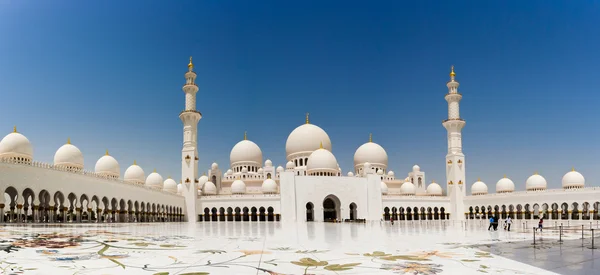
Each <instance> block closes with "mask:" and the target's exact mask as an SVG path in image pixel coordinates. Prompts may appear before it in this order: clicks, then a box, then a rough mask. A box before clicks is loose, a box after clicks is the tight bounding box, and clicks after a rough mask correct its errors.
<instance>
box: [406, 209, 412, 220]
mask: <svg viewBox="0 0 600 275" xmlns="http://www.w3.org/2000/svg"><path fill="white" fill-rule="evenodd" d="M412 219H413V216H412V209H411V208H410V207H406V220H407V221H412Z"/></svg>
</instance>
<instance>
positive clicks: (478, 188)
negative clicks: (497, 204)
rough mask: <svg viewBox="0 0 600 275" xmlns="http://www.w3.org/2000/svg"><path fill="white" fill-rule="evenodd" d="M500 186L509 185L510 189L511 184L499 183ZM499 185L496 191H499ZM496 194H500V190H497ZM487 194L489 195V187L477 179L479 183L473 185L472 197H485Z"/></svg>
mask: <svg viewBox="0 0 600 275" xmlns="http://www.w3.org/2000/svg"><path fill="white" fill-rule="evenodd" d="M498 184H502V185H508V186H507V187H510V184H509V183H500V182H498ZM498 184H496V189H498ZM505 189H506V188H505ZM513 190H514V184H513ZM496 192H497V193H500V192H498V190H496ZM511 192H512V191H511ZM487 193H488V187H487V185H486V184H485V183H484V182H483V181H481V180H479V179H477V181H476V182H475V183H473V185H471V195H473V196H476V195H485V194H487Z"/></svg>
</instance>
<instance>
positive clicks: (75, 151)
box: [54, 140, 83, 169]
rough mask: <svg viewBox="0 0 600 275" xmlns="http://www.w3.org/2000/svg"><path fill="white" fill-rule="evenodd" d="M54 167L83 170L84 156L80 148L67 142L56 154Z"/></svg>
mask: <svg viewBox="0 0 600 275" xmlns="http://www.w3.org/2000/svg"><path fill="white" fill-rule="evenodd" d="M54 166H60V167H67V168H75V169H83V154H82V153H81V151H79V148H77V147H75V145H72V144H71V141H70V140H69V141H67V144H65V145H63V146H61V147H60V148H58V150H56V153H55V154H54Z"/></svg>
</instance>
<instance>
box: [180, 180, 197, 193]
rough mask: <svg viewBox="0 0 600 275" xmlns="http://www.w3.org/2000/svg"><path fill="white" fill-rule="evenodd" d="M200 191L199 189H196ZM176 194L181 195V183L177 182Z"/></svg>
mask: <svg viewBox="0 0 600 275" xmlns="http://www.w3.org/2000/svg"><path fill="white" fill-rule="evenodd" d="M198 191H200V190H198ZM177 194H178V195H182V194H183V184H181V183H180V184H177Z"/></svg>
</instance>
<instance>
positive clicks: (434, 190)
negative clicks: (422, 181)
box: [426, 182, 443, 196]
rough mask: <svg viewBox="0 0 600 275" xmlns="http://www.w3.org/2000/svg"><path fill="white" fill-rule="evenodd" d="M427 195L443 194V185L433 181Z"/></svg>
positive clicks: (428, 187)
mask: <svg viewBox="0 0 600 275" xmlns="http://www.w3.org/2000/svg"><path fill="white" fill-rule="evenodd" d="M426 192H427V195H429V196H441V195H442V193H443V191H442V187H441V186H440V185H439V184H437V183H436V182H432V183H430V184H429V185H428V186H427V191H426Z"/></svg>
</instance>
